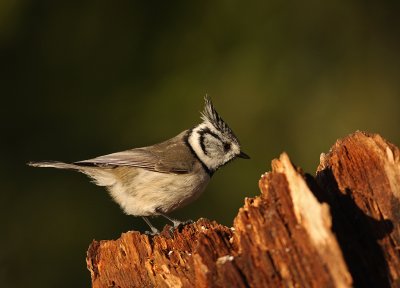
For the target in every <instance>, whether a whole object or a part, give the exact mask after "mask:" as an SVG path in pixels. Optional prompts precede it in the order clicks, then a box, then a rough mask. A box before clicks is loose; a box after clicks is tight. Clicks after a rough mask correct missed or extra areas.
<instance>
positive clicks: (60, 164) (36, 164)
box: [27, 161, 79, 170]
mask: <svg viewBox="0 0 400 288" xmlns="http://www.w3.org/2000/svg"><path fill="white" fill-rule="evenodd" d="M27 165H29V166H32V167H51V168H57V169H75V170H76V169H79V166H77V165H74V164H68V163H64V162H58V161H40V162H28V163H27Z"/></svg>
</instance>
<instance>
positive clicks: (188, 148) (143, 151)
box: [27, 95, 250, 235]
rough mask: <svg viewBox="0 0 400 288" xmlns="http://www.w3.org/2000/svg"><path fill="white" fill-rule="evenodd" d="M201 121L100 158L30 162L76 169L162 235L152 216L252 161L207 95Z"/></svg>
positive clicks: (170, 209) (191, 197)
mask: <svg viewBox="0 0 400 288" xmlns="http://www.w3.org/2000/svg"><path fill="white" fill-rule="evenodd" d="M204 101H205V104H204V110H203V111H202V112H201V120H202V121H201V123H200V124H198V125H196V126H194V127H193V128H191V129H188V130H185V131H183V132H181V133H179V134H178V135H177V136H175V137H173V138H171V139H169V140H166V141H164V142H161V143H158V144H155V145H152V146H147V147H141V148H134V149H130V150H125V151H122V152H117V153H112V154H107V155H104V156H99V157H96V158H92V159H88V160H83V161H77V162H73V163H64V162H59V161H40V162H28V163H27V164H28V165H29V166H33V167H51V168H58V169H67V170H75V171H78V172H81V173H83V174H86V175H87V176H89V178H91V180H92V182H94V184H96V185H98V186H104V187H105V188H106V189H107V190H108V192H109V194H110V195H111V198H112V199H113V200H114V201H115V202H116V203H117V204H119V206H120V207H121V209H122V210H123V211H124V212H125V214H128V215H133V216H137V217H142V218H143V220H144V221H145V222H146V223H147V225H148V226H149V227H150V229H151V232H149V233H150V234H152V235H154V234H157V233H159V231H158V229H157V228H156V227H154V226H153V225H152V224H151V222H150V220H149V217H153V216H162V217H164V218H166V219H167V220H169V221H171V222H172V223H173V227H178V226H179V225H180V224H182V222H180V221H179V220H176V219H173V218H171V217H170V216H168V214H169V213H171V212H173V211H175V210H176V209H179V208H181V207H183V206H186V205H187V204H189V203H191V202H193V201H194V200H196V199H197V198H198V197H199V196H200V195H201V194H202V193H203V191H204V190H205V188H206V186H207V184H208V183H209V181H210V179H211V177H212V176H213V174H214V173H215V172H216V171H217V170H218V169H219V168H221V167H222V166H224V165H225V164H227V163H229V162H231V161H232V160H234V159H235V158H243V159H249V158H250V157H249V156H248V155H247V154H246V153H244V152H243V151H242V150H241V147H240V143H239V140H238V138H237V137H236V136H235V134H234V132H233V131H232V129H231V128H230V127H229V126H228V124H227V123H226V122H225V121H224V120H223V119H222V118H221V116H219V114H218V113H217V111H216V109H215V107H214V105H213V103H212V101H211V98H210V97H209V96H208V95H206V96H205V97H204Z"/></svg>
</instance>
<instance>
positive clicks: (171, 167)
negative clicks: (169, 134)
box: [74, 131, 195, 174]
mask: <svg viewBox="0 0 400 288" xmlns="http://www.w3.org/2000/svg"><path fill="white" fill-rule="evenodd" d="M186 133H187V131H184V132H182V133H181V134H179V135H178V136H176V137H174V138H172V139H170V140H167V141H165V142H162V143H160V144H156V145H153V146H149V147H143V148H136V149H131V150H126V151H122V152H117V153H112V154H108V155H104V156H100V157H97V158H93V159H89V160H84V161H79V162H75V163H74V164H76V165H80V166H99V167H118V166H131V167H139V168H143V169H147V170H150V171H155V172H160V173H182V174H183V173H189V172H190V171H191V170H192V167H193V165H194V161H195V158H194V157H193V155H192V154H191V151H190V149H189V147H187V145H186V143H185V141H184V137H185V135H186Z"/></svg>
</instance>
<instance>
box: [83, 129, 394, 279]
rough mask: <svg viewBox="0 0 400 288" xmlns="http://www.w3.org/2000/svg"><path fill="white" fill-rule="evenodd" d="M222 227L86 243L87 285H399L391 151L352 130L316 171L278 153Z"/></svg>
mask: <svg viewBox="0 0 400 288" xmlns="http://www.w3.org/2000/svg"><path fill="white" fill-rule="evenodd" d="M259 187H260V190H261V195H260V196H258V197H255V198H246V199H245V204H244V206H243V207H242V208H240V210H239V212H238V215H237V216H236V218H235V219H234V223H233V227H232V228H228V227H225V226H222V225H219V224H218V223H216V222H210V221H209V220H206V219H200V220H198V221H197V222H196V223H193V224H189V225H186V226H184V227H181V228H180V229H178V230H175V231H173V233H171V232H170V230H169V228H170V227H168V226H166V227H165V228H164V230H163V232H162V233H161V234H160V235H157V236H154V237H150V236H147V235H144V234H140V233H139V232H127V233H123V234H122V235H121V237H120V238H119V239H117V240H110V241H93V243H92V244H91V246H90V247H89V250H88V254H87V264H88V268H89V270H90V272H91V276H92V284H93V287H351V286H358V287H373V286H375V287H378V286H379V287H388V286H391V287H397V286H400V282H399V281H400V280H399V279H400V276H399V273H400V253H399V247H400V245H399V241H400V228H399V223H400V222H399V217H400V212H399V211H400V210H399V208H400V207H399V198H400V160H399V150H398V148H396V147H395V146H394V145H392V144H390V143H388V142H386V141H385V140H384V139H382V138H381V137H380V136H378V135H368V134H365V133H361V132H356V133H355V134H353V135H350V136H348V137H347V138H345V139H343V140H341V141H338V142H337V143H336V144H335V145H334V146H333V147H332V149H331V151H330V152H329V153H328V154H327V155H324V154H323V155H322V156H321V164H320V166H319V167H318V171H317V176H316V178H314V177H312V176H310V175H304V174H303V173H302V172H301V170H299V169H297V168H296V167H294V166H293V164H292V163H291V162H290V160H289V158H288V156H287V155H286V154H282V155H281V156H280V158H279V159H275V160H273V161H272V172H268V173H265V174H264V175H263V176H262V177H261V179H260V181H259Z"/></svg>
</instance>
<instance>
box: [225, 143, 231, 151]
mask: <svg viewBox="0 0 400 288" xmlns="http://www.w3.org/2000/svg"><path fill="white" fill-rule="evenodd" d="M230 149H231V144H229V143H225V144H224V150H225V152H227V151H229V150H230Z"/></svg>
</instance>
